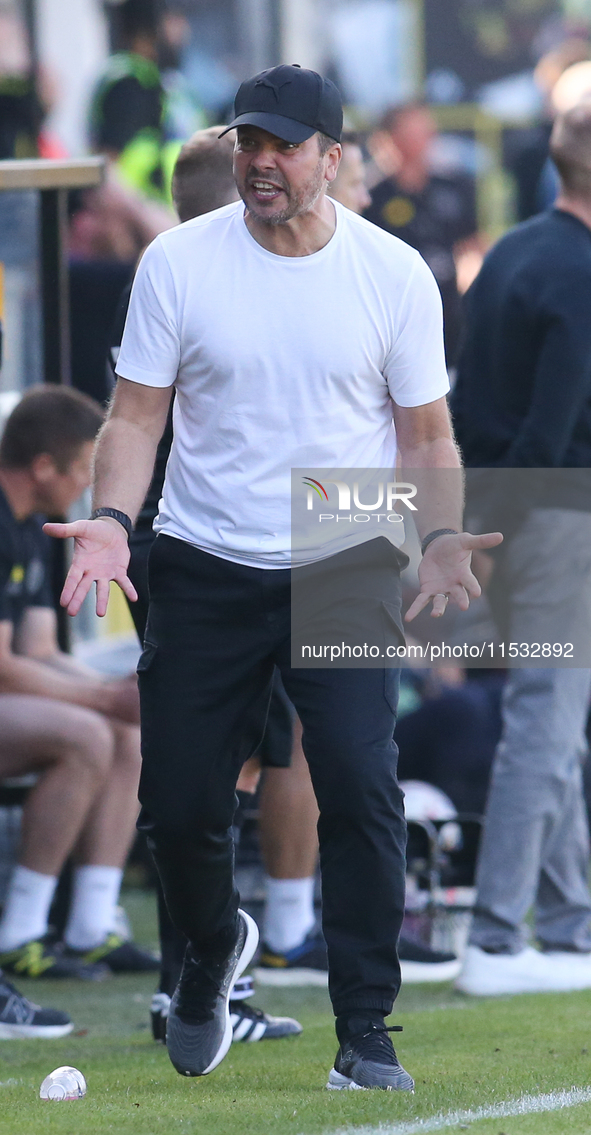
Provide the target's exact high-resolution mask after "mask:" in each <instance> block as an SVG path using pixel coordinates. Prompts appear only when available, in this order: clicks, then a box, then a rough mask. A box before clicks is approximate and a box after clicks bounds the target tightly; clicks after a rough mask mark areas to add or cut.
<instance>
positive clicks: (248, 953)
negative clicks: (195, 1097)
mask: <svg viewBox="0 0 591 1135" xmlns="http://www.w3.org/2000/svg"><path fill="white" fill-rule="evenodd" d="M238 922H239V930H238V939H237V941H236V945H235V946H234V949H233V950H232V952H231V953H230V954H229V956H228V957H227V958H226V960H225V961H224V962H221V963H219V964H213V963H207V962H201V961H197V960H196V959H195V958H194V957H193V955H192V953H191V946H190V945H189V946H188V948H187V953H186V954H185V961H184V963H183V971H182V973H181V978H180V981H179V983H178V985H177V987H176V990H175V993H174V996H173V998H172V1001H171V1004H170V1010H169V1014H168V1023H167V1028H166V1044H167V1047H168V1055H169V1056H170V1059H171V1061H172V1063H173V1065H174V1067H175V1068H176V1070H177V1072H179V1073H180V1074H181V1076H207V1074H208V1072H213V1069H214V1068H217V1066H218V1064H220V1062H221V1061H222V1060H223V1059H224V1056H225V1055H226V1053H227V1052H228V1049H229V1048H230V1045H231V1044H232V1022H231V1020H230V995H231V992H232V986H233V984H234V981H235V980H236V978H237V977H239V976H240V974H241V973H242V971H243V970H245V969H246V967H247V965H248V963H249V961H250V960H251V958H252V956H253V954H254V952H255V950H256V948H257V944H258V939H259V932H258V929H257V924H256V922H255V921H254V920H253V919H252V918H251V917H250V915H249V914H246V913H245V912H244V911H243V910H239V911H238Z"/></svg>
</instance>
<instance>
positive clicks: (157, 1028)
mask: <svg viewBox="0 0 591 1135" xmlns="http://www.w3.org/2000/svg"><path fill="white" fill-rule="evenodd" d="M222 129H223V128H222V127H221V126H217V127H216V126H213V127H209V128H208V129H206V130H198V131H197V133H196V134H194V135H193V137H192V138H190V139H189V141H188V142H186V143H185V145H184V146H183V148H182V150H181V152H180V154H179V157H178V160H177V163H176V166H175V169H174V173H173V195H174V200H175V204H176V207H177V212H178V215H179V219H180V220H181V222H184V221H189V220H191V218H192V217H198V216H201V215H202V214H203V213H207V212H210V211H211V210H213V209H220V208H222V207H223V206H224V205H228V204H229V203H230V202H231V201H236V200H237V197H238V194H237V192H236V183H235V181H234V177H233V175H232V151H233V143H232V142H231V140H230V138H229V137H224V138H220V137H219V134H220V131H221V130H222ZM130 294H131V284H130V285H129V287H128V288H126V289H125V291H124V293H123V295H122V296H121V300H120V303H119V309H118V312H117V319H116V321H115V324H114V326H113V329H112V336H111V338H112V347H111V352H110V364H111V367H112V370H111V380H112V385H114V383H115V381H116V374H115V369H114V368H115V366H116V363H117V358H118V356H119V351H120V349H121V340H122V338H123V331H124V327H125V319H126V316H127V311H128V308H129V299H130ZM171 446H172V406H171V409H170V412H169V414H168V418H167V420H166V427H165V430H164V433H163V435H162V437H161V439H160V442H159V445H158V451H157V454H156V464H155V469H154V476H153V478H152V483H151V485H150V488H149V490H148V493H147V496H146V499H145V501H144V503H143V506H142V509H141V512H140V513H139V516H138V518H137V520H136V523H135V526H134V530H133V533H132V535H131V538H130V542H129V546H130V549H131V560H130V563H129V577H130V579H131V580H132V582H133V585H134V587H135V589H136V591H137V594H138V598H137V600H136V602H135V603H130V604H129V608H130V611H131V615H132V618H133V621H134V625H135V628H136V631H137V634H138V638H139V640H140V642H141V643H143V642H144V638H145V634H146V623H147V619H148V606H149V594H148V557H149V553H150V549H151V547H152V545H153V543H154V540H155V538H156V534H155V532H154V520H155V518H156V517H157V515H158V505H159V502H160V498H161V496H162V489H163V486H164V475H165V472H166V464H167V461H168V458H169V455H170V449H171ZM293 715H294V710H293V707H292V706H291V705H290V704H289V702H288V700H287V696H286V694H285V692H284V691H283V690H282V689H281V690H279V689H277V688H275V689H274V696H273V700H272V706H271V708H270V714H269V720H268V722H267V729H266V733H265V740H264V742H263V747H262V753H261V759H262V762H263V764H265V765H266V766H267V770H268V769H269V768H273V769H274V773H272V774H271V776H272V777H273V776H274V780H273V784H272V785H271V786H270V787H269V788H268V791H267V793H266V799H265V798H263V801H262V805H261V812H263V813H264V811H265V807H266V809H267V811H268V810H269V809H271V810H272V811H276V812H277V813H278V817H277V822H278V823H279V825H282V827H283V829H284V833H285V831H287V835H288V837H289V833H290V831H291V829H292V828H293V826H294V825H295V827H296V830H297V829H299V840H298V847H299V848H301V844H302V843H303V844H304V845H306V844H307V845H308V846H304V849H303V854H304V860H305V862H308V861H311V862H312V864H315V861H316V854H317V842H316V830H315V801H314V800H313V798H312V805H313V809H314V810H313V812H312V816H311V817H310V815H309V813H310V804H309V803H308V806H307V807H306V797H307V796H308V795H312V789H311V786H310V789H309V791H308V792H307V791H306V785H305V784H304V785H302V784H301V781H302V777H303V770H300V772H299V775H298V771H297V770H293V771H291V770H289V764H290V758H291V752H292V725H293ZM296 759H297V758H296ZM302 760H303V757H302ZM278 769H281V770H282V774H281V775H283V778H284V780H285V776H286V775H288V776H289V777H290V780H289V784H288V785H287V786H286V787H287V788H289V787H291V793H290V796H291V801H290V804H291V807H290V813H291V814H288V815H287V816H286V815H285V811H286V810H285V809H282V808H281V807H280V801H278V799H277V790H276V788H275V792H273V787H274V786H277V770H278ZM266 775H267V776H268V775H269V773H268V771H267V773H266ZM305 775H306V777H307V770H306V773H305ZM251 777H252V774H251ZM255 779H256V778H255ZM307 779H308V782H309V777H307ZM298 790H299V791H298ZM294 793H295V795H294ZM248 796H249V793H248V792H246V793H244V799H245V800H246V799H248ZM302 798H303V799H302ZM243 802H244V800H243ZM310 844H311V848H310ZM299 855H300V859H299V860H298V867H300V863H301V855H302V851H301V850H300V851H299ZM301 873H302V871H301V869H300V870H298V872H297V874H301ZM309 873H310V874H312V875H313V869H312V871H311V872H309ZM290 881H291V880H290ZM298 881H299V880H294V882H298ZM313 885H314V878H312V879H311V887H310V888H309V890H310V903H309V905H310V908H311V919H312V925H313V924H314V910H313ZM157 898H158V931H159V938H160V951H161V966H160V982H159V987H158V992H157V993H155V994H154V996H153V998H152V1005H151V1020H152V1031H153V1036H154V1039H155V1040H160V1041H164V1040H165V1039H166V1022H167V1018H168V1012H169V1008H170V999H171V997H172V995H173V993H174V990H175V988H176V985H177V983H178V980H179V977H180V973H181V969H182V966H183V958H184V955H185V950H186V947H187V939H186V937H185V935H184V934H182V933H181V932H180V931H179V930H177V929H176V927H175V926H174V924H173V922H172V921H171V918H170V915H169V913H168V910H167V908H166V903H165V901H164V896H163V894H162V888H161V887H160V886H158V887H157ZM291 910H292V913H293V914H294V915H295V917H294V921H295V922H296V924H297V922H298V920H297V910H296V911H295V912H294V906H293V903H292V907H291ZM306 929H308V927H306ZM302 938H305V934H304V935H302ZM298 944H299V943H298ZM314 949H315V950H316V954H317V955H320V954H321V957H318V959H317V958H316V954H314V955H313V954H312V952H313V950H314ZM299 953H300V956H299V958H298V961H299V965H300V967H301V966H302V965H305V964H306V963H307V964H308V966H311V964H312V962H313V961H315V960H317V961H318V966H319V969H318V973H319V975H320V976H321V977H324V976H325V974H326V950H325V949H322V951H321V950H320V946H319V945H318V943H317V942H315V941H310V943H309V950H308V951H305V950H304V951H302V950H300V952H299ZM285 968H286V969H287V970H288V972H289V973H291V974H292V975H293V971H294V967H289V965H286V966H285ZM253 994H254V986H253V980H252V977H251V976H250V975H245V976H243V977H241V978H239V979H238V981H237V982H236V985H235V986H234V988H233V990H232V997H231V1006H230V1009H231V1012H230V1018H231V1022H232V1031H233V1037H234V1040H235V1041H244V1042H246V1043H253V1042H254V1041H258V1040H274V1039H278V1038H280V1037H284V1036H294V1035H297V1034H298V1033H300V1032H301V1025H300V1024H299V1023H298V1022H297V1021H295V1020H293V1019H292V1018H291V1017H274V1016H272V1015H271V1014H269V1013H264V1012H263V1011H262V1010H261V1009H257V1008H256V1006H254V1005H252V1004H251V1003H250V1001H249V998H250V997H251V996H252V995H253Z"/></svg>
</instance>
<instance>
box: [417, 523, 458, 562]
mask: <svg viewBox="0 0 591 1135" xmlns="http://www.w3.org/2000/svg"><path fill="white" fill-rule="evenodd" d="M457 535H458V533H457V531H456V529H455V528H435V530H434V531H433V532H429V534H428V536H425V539H424V540H423V541H422V542H421V555H422V556H424V555H425V552H426V551H427V548H428V547H429V544H431V543H432V541H433V540H436V539H437V537H438V536H457Z"/></svg>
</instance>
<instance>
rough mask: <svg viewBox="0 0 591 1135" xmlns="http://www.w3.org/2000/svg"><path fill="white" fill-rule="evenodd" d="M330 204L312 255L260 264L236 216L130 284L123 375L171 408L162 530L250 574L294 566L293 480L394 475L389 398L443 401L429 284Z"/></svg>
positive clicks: (201, 222)
mask: <svg viewBox="0 0 591 1135" xmlns="http://www.w3.org/2000/svg"><path fill="white" fill-rule="evenodd" d="M333 204H334V206H335V209H336V216H337V226H336V230H335V233H334V235H333V236H332V238H331V240H330V241H329V242H328V244H327V245H325V247H324V248H322V249H320V251H319V252H315V253H313V254H312V255H310V256H301V257H288V256H277V255H275V254H274V253H272V252H267V251H266V249H264V248H262V247H261V245H259V244H258V243H257V241H255V240H254V238H253V237H252V236H251V235H250V233H249V231H248V229H247V227H246V224H245V222H244V206H243V204H242V202H238V203H236V204H232V205H227V206H226V207H225V208H223V209H218V210H216V211H215V212H213V213H207V214H205V215H204V216H201V217H197V218H196V219H195V220H192V221H187V222H186V223H185V224H183V225H179V226H178V227H177V228H174V229H170V230H168V231H167V232H165V233H162V234H161V235H160V236H159V237H157V238H156V240H155V241H154V242H153V243H152V244H151V245H150V247H149V248H148V249H147V251H146V252H145V253H144V256H143V258H142V261H141V264H140V266H139V268H138V271H137V275H136V279H135V282H134V285H133V291H132V295H131V302H130V307H129V314H128V317H127V323H126V325H125V333H124V336H123V342H122V345H121V352H120V354H119V359H118V362H117V373H118V374H119V375H121V376H122V377H123V378H126V379H130V380H131V381H132V382H139V383H142V384H144V385H147V386H156V387H159V386H172V385H173V384H174V385H175V388H176V395H177V396H176V399H175V407H174V442H173V446H172V450H171V454H170V459H169V462H168V467H167V472H166V481H165V485H164V491H163V497H162V500H161V502H160V510H159V514H158V517H157V520H156V523H155V528H156V529H157V531H159V532H164V533H166V534H168V535H170V536H175V537H177V538H179V539H181V540H185V541H187V542H189V543H191V544H194V545H196V546H197V547H199V548H202V549H203V550H204V551H207V552H211V553H213V554H214V555H217V556H221V557H222V558H224V559H229V560H234V561H236V562H238V563H243V564H249V565H251V566H254V567H268V568H284V567H288V566H289V564H290V545H291V537H290V519H291V508H290V491H291V479H290V473H291V469H292V468H293V467H297V468H309V469H313V468H314V469H318V468H328V469H335V468H349V469H351V468H372V469H373V468H382V469H394V467H395V461H396V438H395V433H394V428H393V423H392V405H391V399H393V400H394V401H395V402H396V403H398V405H400V406H419V405H423V404H424V403H427V402H433V401H434V400H435V399H437V398H440V397H441V396H442V395H444V394H446V393H447V391H448V389H449V387H448V380H447V372H446V368H445V359H444V352H443V336H442V312H441V299H440V295H439V290H438V288H437V284H436V283H435V280H434V278H433V276H432V274H431V271H430V270H429V268H428V267H427V265H426V264H425V262H424V261H423V260H422V258H421V257H420V255H419V254H418V252H416V251H415V250H414V249H412V248H410V247H409V246H408V245H406V244H404V243H403V242H402V241H400V240H398V239H397V238H396V237H394V236H391V235H390V234H389V233H385V232H384V231H383V230H382V229H379V228H377V227H376V226H375V225H373V224H370V223H369V222H368V221H365V220H363V219H362V218H361V217H358V216H356V214H354V213H352V212H350V211H349V210H348V209H345V208H344V207H343V206H342V205H340V204H339V203H338V202H333ZM324 554H327V553H326V552H325V553H324Z"/></svg>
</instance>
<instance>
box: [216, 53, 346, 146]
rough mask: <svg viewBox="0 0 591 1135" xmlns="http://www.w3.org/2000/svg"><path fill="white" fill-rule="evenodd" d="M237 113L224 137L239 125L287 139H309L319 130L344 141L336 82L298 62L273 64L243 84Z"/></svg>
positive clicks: (297, 140)
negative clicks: (274, 65)
mask: <svg viewBox="0 0 591 1135" xmlns="http://www.w3.org/2000/svg"><path fill="white" fill-rule="evenodd" d="M234 115H235V117H234V120H233V121H232V122H231V123H230V125H229V126H226V129H225V130H223V131H222V133H221V134H220V138H222V137H223V135H224V134H227V133H228V130H232V129H233V128H234V127H235V126H260V128H261V129H262V130H268V132H269V134H275V135H276V136H277V137H278V138H283V140H284V142H305V141H306V138H311V137H312V135H313V134H316V132H317V131H318V132H319V133H320V134H328V137H329V138H334V140H335V142H340V140H341V131H342V129H343V105H342V101H341V96H340V94H339V92H338V90H337V88H336V87H335V85H334V83H331V81H330V79H323V78H322V75H319V74H318V72H317V71H309V70H308V69H307V68H306V67H299V66H298V64H297V63H294V64H293V66H291V65H289V64H287V63H282V64H281V65H280V66H279V67H270V68H268V70H266V71H261V72H260V74H259V75H255V76H254V78H253V79H247V80H246V82H245V83H242V85H241V86H240V87H239V88H238V93H237V95H236V98H235V99H234Z"/></svg>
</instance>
